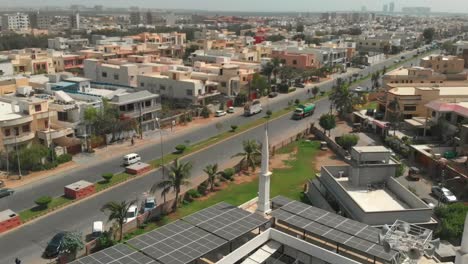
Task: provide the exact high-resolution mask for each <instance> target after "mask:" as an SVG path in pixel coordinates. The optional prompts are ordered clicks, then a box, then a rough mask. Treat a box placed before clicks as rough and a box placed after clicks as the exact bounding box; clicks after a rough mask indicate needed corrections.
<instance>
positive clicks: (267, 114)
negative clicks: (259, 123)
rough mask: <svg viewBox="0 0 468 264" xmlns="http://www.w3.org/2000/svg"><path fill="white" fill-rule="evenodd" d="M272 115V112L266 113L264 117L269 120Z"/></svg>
mask: <svg viewBox="0 0 468 264" xmlns="http://www.w3.org/2000/svg"><path fill="white" fill-rule="evenodd" d="M272 114H273V112H272V111H271V110H267V111H266V117H267V118H270V117H271V115H272Z"/></svg>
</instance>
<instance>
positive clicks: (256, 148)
mask: <svg viewBox="0 0 468 264" xmlns="http://www.w3.org/2000/svg"><path fill="white" fill-rule="evenodd" d="M242 146H243V149H244V151H243V152H240V153H237V154H236V155H234V156H233V157H242V159H241V161H240V162H241V164H243V167H244V168H247V169H249V167H250V168H252V171H255V168H257V161H258V158H259V157H260V156H261V152H260V144H258V142H257V141H256V140H244V141H243V142H242Z"/></svg>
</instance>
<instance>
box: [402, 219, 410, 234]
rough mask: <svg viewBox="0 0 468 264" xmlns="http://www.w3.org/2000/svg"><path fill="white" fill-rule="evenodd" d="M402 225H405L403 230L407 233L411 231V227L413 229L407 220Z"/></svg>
mask: <svg viewBox="0 0 468 264" xmlns="http://www.w3.org/2000/svg"><path fill="white" fill-rule="evenodd" d="M402 227H403V231H404V232H405V234H406V235H407V234H408V233H409V231H410V229H411V226H410V224H408V223H406V222H405V223H403V224H402Z"/></svg>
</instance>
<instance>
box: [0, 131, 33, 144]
mask: <svg viewBox="0 0 468 264" xmlns="http://www.w3.org/2000/svg"><path fill="white" fill-rule="evenodd" d="M34 137H35V134H34V133H33V132H29V133H23V134H21V135H18V136H16V137H15V136H9V137H4V138H3V145H13V144H21V143H24V142H26V141H29V140H32V139H33V138H34Z"/></svg>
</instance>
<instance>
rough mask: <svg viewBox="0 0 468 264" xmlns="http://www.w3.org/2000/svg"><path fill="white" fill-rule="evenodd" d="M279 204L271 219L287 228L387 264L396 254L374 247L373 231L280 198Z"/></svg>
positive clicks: (322, 211)
mask: <svg viewBox="0 0 468 264" xmlns="http://www.w3.org/2000/svg"><path fill="white" fill-rule="evenodd" d="M281 202H282V203H283V204H285V205H284V206H283V207H281V208H280V209H277V210H274V211H273V212H272V216H273V217H275V218H276V219H278V220H281V221H283V222H285V223H287V224H289V225H292V226H295V227H297V228H299V229H302V230H306V231H308V232H310V233H311V234H314V235H318V236H320V237H323V238H325V239H328V240H330V241H333V242H335V243H338V244H342V245H344V246H346V247H349V248H352V249H355V250H357V251H360V252H363V253H366V254H369V255H371V256H375V257H378V258H380V259H383V260H385V261H391V260H392V259H393V256H394V255H395V254H397V252H396V251H393V250H392V251H391V252H390V253H387V252H385V250H384V248H383V247H382V246H381V245H379V244H378V243H379V241H378V235H379V232H380V231H379V229H377V228H374V227H371V226H369V225H366V224H364V223H360V222H357V221H354V220H351V219H349V218H345V217H343V216H340V215H337V214H333V213H330V212H327V211H325V210H322V209H320V208H316V207H313V206H309V205H306V204H304V203H301V202H298V201H292V200H290V201H289V202H287V198H284V197H281Z"/></svg>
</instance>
